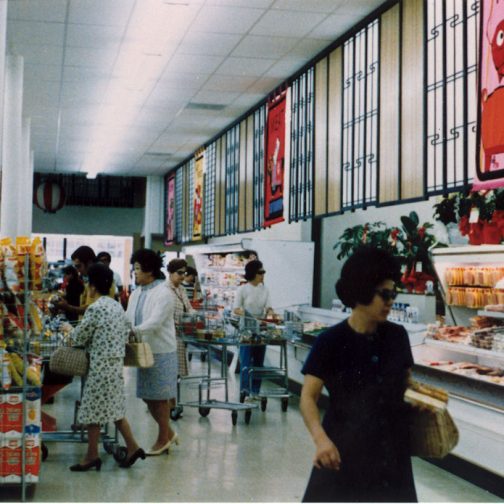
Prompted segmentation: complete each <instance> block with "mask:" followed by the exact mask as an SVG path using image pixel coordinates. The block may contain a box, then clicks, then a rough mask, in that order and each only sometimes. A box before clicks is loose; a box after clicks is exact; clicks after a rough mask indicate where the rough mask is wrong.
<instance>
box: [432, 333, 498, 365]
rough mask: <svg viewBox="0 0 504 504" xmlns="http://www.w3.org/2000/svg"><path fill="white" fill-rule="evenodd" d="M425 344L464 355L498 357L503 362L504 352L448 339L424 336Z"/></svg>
mask: <svg viewBox="0 0 504 504" xmlns="http://www.w3.org/2000/svg"><path fill="white" fill-rule="evenodd" d="M425 344H426V345H428V346H431V347H437V348H443V349H445V350H450V351H452V352H460V353H464V354H466V355H478V356H479V357H490V358H492V359H499V360H500V361H502V363H503V364H504V352H496V351H494V350H485V349H484V348H476V347H473V346H471V345H464V344H463V343H450V342H449V341H440V340H435V339H432V338H425Z"/></svg>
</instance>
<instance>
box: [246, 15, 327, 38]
mask: <svg viewBox="0 0 504 504" xmlns="http://www.w3.org/2000/svg"><path fill="white" fill-rule="evenodd" d="M324 17H325V16H324V14H319V13H316V12H292V11H279V10H277V11H274V10H270V11H268V12H267V13H266V14H265V15H264V16H263V17H262V18H261V20H260V21H258V22H257V23H256V25H255V26H254V27H253V28H252V30H250V33H251V34H252V35H268V36H277V37H289V36H292V34H296V36H297V37H299V38H301V37H304V36H305V35H306V34H307V33H309V32H310V31H312V30H313V28H315V27H316V26H317V25H318V24H320V23H321V22H322V21H323V19H324Z"/></svg>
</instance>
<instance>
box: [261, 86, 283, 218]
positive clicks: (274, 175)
mask: <svg viewBox="0 0 504 504" xmlns="http://www.w3.org/2000/svg"><path fill="white" fill-rule="evenodd" d="M285 97H286V93H285V92H283V93H281V94H280V95H278V97H276V98H275V99H274V100H272V101H271V102H269V103H268V119H267V121H266V148H265V160H264V161H265V162H264V167H265V174H264V175H265V176H264V226H265V227H266V226H271V225H272V224H275V223H277V222H282V221H283V220H284V216H283V210H284V173H285V166H284V161H285V106H286V100H285Z"/></svg>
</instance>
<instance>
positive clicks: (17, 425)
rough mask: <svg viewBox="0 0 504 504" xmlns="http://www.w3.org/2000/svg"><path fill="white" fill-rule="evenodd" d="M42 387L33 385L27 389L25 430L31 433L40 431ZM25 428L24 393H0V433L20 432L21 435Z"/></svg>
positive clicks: (12, 433) (11, 433)
mask: <svg viewBox="0 0 504 504" xmlns="http://www.w3.org/2000/svg"><path fill="white" fill-rule="evenodd" d="M40 400H41V389H40V387H33V388H31V389H29V390H27V391H26V408H25V411H26V415H25V416H26V417H25V432H26V433H30V434H37V433H40V426H41V420H40V418H41V417H40V408H41V404H40ZM22 428H23V393H22V392H3V393H0V434H3V435H6V434H10V435H11V436H13V435H15V433H18V435H19V436H20V435H21V433H22Z"/></svg>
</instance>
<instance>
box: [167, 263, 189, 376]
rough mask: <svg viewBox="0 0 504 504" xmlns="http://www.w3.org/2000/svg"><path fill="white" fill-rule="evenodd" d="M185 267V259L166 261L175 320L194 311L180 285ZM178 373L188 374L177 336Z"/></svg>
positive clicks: (184, 348)
mask: <svg viewBox="0 0 504 504" xmlns="http://www.w3.org/2000/svg"><path fill="white" fill-rule="evenodd" d="M186 269H187V262H186V261H185V259H172V260H171V261H170V262H169V263H168V267H167V270H168V280H167V285H168V287H169V288H170V290H171V291H172V292H173V294H174V295H175V320H176V321H179V320H180V319H181V318H182V317H183V316H184V313H194V310H193V307H192V306H191V303H190V302H189V299H188V297H187V294H186V291H185V289H184V287H183V285H182V281H183V280H184V278H185V274H186ZM177 355H178V374H179V376H187V375H188V374H189V371H188V365H187V356H186V344H185V343H184V342H183V341H182V340H181V339H180V338H178V337H177Z"/></svg>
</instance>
